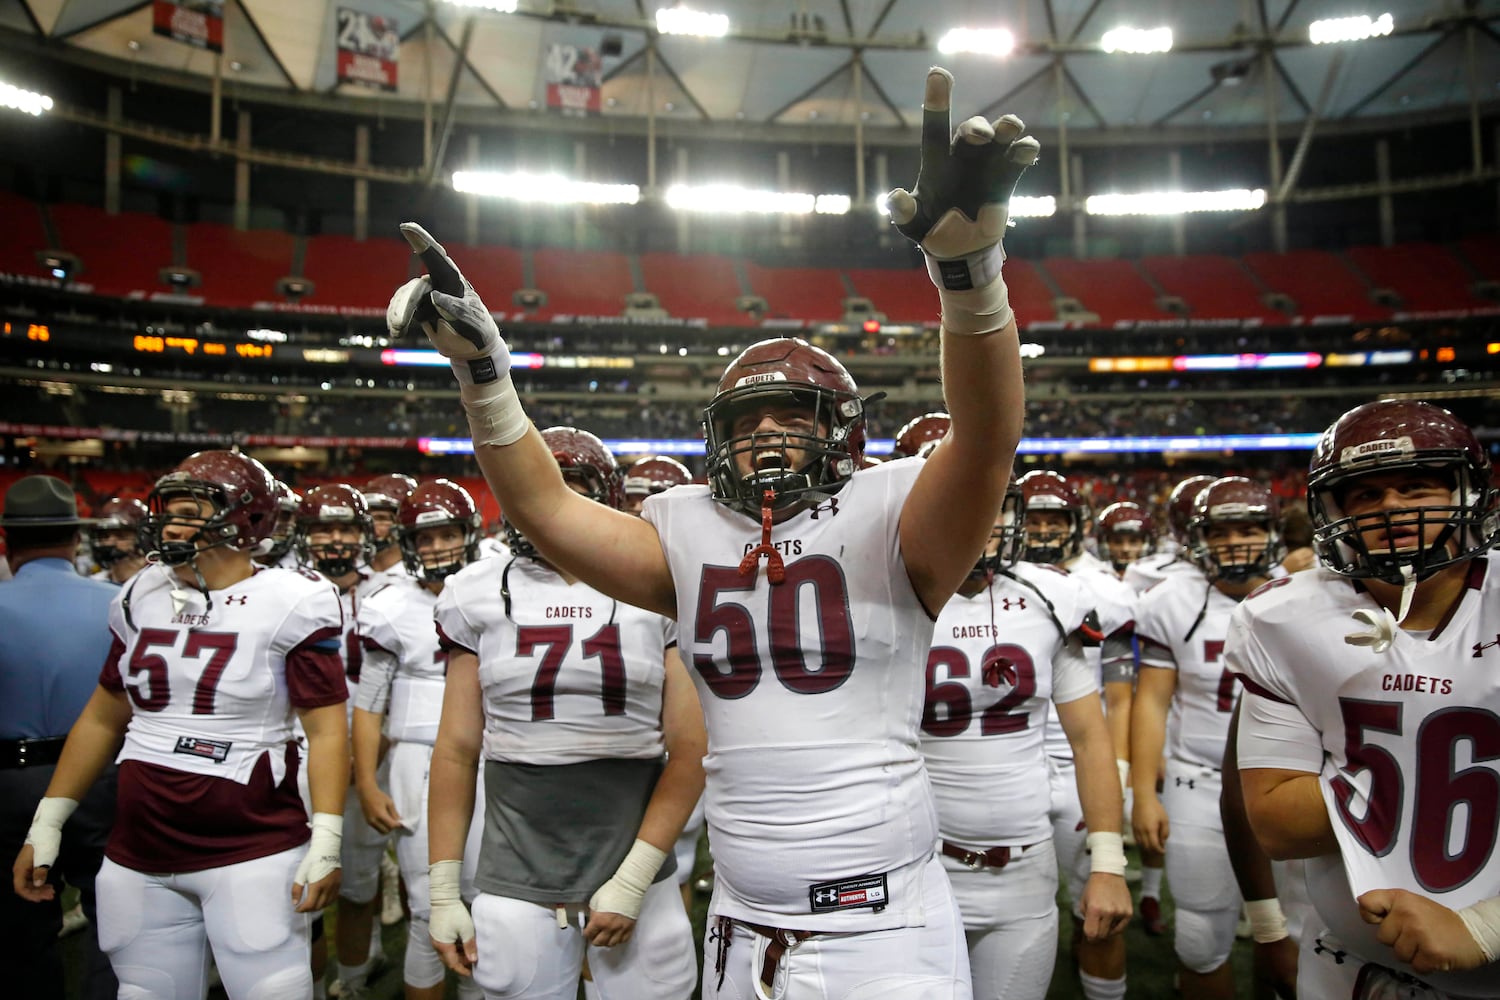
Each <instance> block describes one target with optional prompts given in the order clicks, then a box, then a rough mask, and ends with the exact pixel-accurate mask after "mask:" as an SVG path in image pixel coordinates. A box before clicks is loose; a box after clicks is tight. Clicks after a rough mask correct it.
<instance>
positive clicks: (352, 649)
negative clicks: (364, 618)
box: [310, 571, 391, 720]
mask: <svg viewBox="0 0 1500 1000" xmlns="http://www.w3.org/2000/svg"><path fill="white" fill-rule="evenodd" d="M310 572H311V571H310ZM314 575H316V576H319V577H320V578H322V579H327V577H323V576H322V574H319V573H316V572H314ZM390 582H391V579H390V577H388V576H386V575H385V574H384V573H371V572H369V571H361V572H360V574H359V579H358V580H356V581H355V582H354V586H352V587H350V588H349V589H348V590H341V591H338V595H339V606H340V607H342V608H343V609H344V632H343V635H341V636H340V637H339V642H340V647H339V648H340V649H341V650H342V653H343V657H344V681H345V683H346V684H348V686H349V718H350V719H351V720H352V719H353V718H354V692H355V691H356V690H358V689H359V667H360V664H361V663H362V662H364V655H365V652H364V648H363V647H362V646H361V645H360V641H359V631H358V629H357V625H358V623H359V606H360V604H361V603H363V602H364V600H365V598H367V597H369V596H370V595H371V594H373V593H375V592H376V591H377V590H380V589H382V588H383V587H386V586H389V584H390Z"/></svg>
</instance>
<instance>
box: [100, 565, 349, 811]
mask: <svg viewBox="0 0 1500 1000" xmlns="http://www.w3.org/2000/svg"><path fill="white" fill-rule="evenodd" d="M209 597H210V598H211V600H212V603H211V605H210V604H209V603H208V602H206V601H205V600H204V597H203V594H202V593H201V592H200V591H198V590H195V589H193V588H192V587H189V586H187V585H185V584H183V583H182V582H181V581H180V580H178V579H177V577H176V575H175V574H174V573H173V572H172V571H171V570H170V569H168V568H167V567H165V566H152V567H148V568H147V569H146V570H143V571H142V572H141V573H139V574H137V575H136V577H135V578H133V579H132V581H131V586H128V587H125V588H123V589H122V590H121V592H120V594H119V595H118V596H116V597H115V599H114V602H113V603H112V604H111V605H110V623H109V624H110V630H111V631H112V632H114V634H115V637H116V638H117V639H118V640H119V641H120V642H121V643H122V644H123V646H124V649H125V651H124V653H123V654H121V656H120V660H119V673H120V679H121V680H122V681H123V682H124V686H125V691H126V694H127V695H128V697H129V698H130V702H131V706H132V709H133V711H132V714H131V716H130V724H129V726H128V728H127V729H126V731H125V744H124V746H123V748H122V749H121V750H120V754H119V757H118V758H117V759H118V760H120V761H125V760H139V761H145V762H146V763H150V764H155V765H159V766H161V767H169V768H173V769H175V770H179V771H191V772H195V773H198V774H206V775H210V776H212V777H216V778H228V779H230V780H233V781H236V782H239V783H240V784H244V783H245V782H247V781H248V780H249V778H250V772H251V771H252V770H254V768H255V764H256V762H257V761H258V760H259V758H260V756H261V754H262V753H264V752H265V751H267V750H271V751H275V752H273V753H272V754H271V755H270V760H271V765H272V769H273V775H274V776H275V778H276V780H278V781H279V780H280V778H281V776H282V775H281V770H282V767H283V764H284V759H285V755H284V753H283V752H282V751H284V750H285V748H286V745H287V743H288V742H289V741H290V740H291V739H292V734H293V731H292V722H293V714H292V701H291V697H290V694H289V690H288V679H287V674H286V655H287V653H289V652H290V651H291V650H293V649H295V648H296V647H298V646H300V645H302V644H303V643H306V642H308V641H309V640H312V639H319V638H321V639H322V640H323V641H332V640H334V639H336V637H337V635H338V634H339V631H340V629H341V628H342V625H343V620H342V619H343V615H342V612H341V611H340V609H339V602H338V595H337V594H336V593H335V592H334V588H333V586H332V585H331V584H330V583H329V582H328V581H327V580H324V579H323V578H322V577H316V578H314V577H311V576H308V575H305V574H302V573H296V572H291V571H289V570H279V569H261V570H258V571H257V572H256V573H255V574H254V575H253V576H251V577H249V578H248V579H245V580H242V581H241V582H239V583H236V584H234V585H232V586H230V587H228V588H226V589H224V590H215V591H211V592H210V594H209ZM127 600H128V601H129V608H128V612H127V609H126V607H125V603H126V601H127ZM293 683H294V684H295V681H294V682H293Z"/></svg>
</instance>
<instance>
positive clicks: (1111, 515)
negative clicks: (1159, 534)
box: [1095, 500, 1156, 580]
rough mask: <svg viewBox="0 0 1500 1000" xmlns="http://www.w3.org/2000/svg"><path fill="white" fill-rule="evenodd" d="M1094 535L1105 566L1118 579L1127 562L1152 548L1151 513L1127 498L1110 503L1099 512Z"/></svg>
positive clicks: (1123, 574) (1153, 537)
mask: <svg viewBox="0 0 1500 1000" xmlns="http://www.w3.org/2000/svg"><path fill="white" fill-rule="evenodd" d="M1095 534H1096V536H1097V539H1098V542H1099V550H1100V551H1101V552H1103V553H1104V558H1105V560H1106V561H1107V562H1108V563H1109V568H1110V569H1112V570H1114V573H1115V576H1116V577H1118V578H1120V579H1121V580H1123V579H1125V571H1126V570H1127V569H1129V568H1130V564H1131V563H1133V562H1135V561H1136V560H1137V559H1141V558H1144V557H1145V556H1149V555H1152V554H1153V553H1155V551H1156V525H1155V524H1154V523H1153V522H1152V520H1151V515H1150V514H1149V513H1148V512H1147V511H1146V508H1144V507H1142V506H1141V505H1140V504H1138V503H1134V502H1132V501H1130V500H1122V501H1120V502H1119V503H1112V504H1110V505H1109V506H1108V507H1106V508H1104V509H1103V510H1102V511H1100V512H1099V521H1098V524H1097V527H1096V528H1095Z"/></svg>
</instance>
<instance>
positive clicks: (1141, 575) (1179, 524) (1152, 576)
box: [1124, 476, 1214, 594]
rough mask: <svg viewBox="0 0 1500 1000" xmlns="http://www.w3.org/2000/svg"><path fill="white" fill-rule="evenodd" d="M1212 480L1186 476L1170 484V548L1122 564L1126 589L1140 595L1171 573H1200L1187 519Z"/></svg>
mask: <svg viewBox="0 0 1500 1000" xmlns="http://www.w3.org/2000/svg"><path fill="white" fill-rule="evenodd" d="M1213 481H1214V477H1213V476H1189V477H1188V478H1186V479H1184V480H1182V481H1181V482H1179V483H1178V484H1177V485H1176V486H1174V487H1172V492H1171V493H1170V494H1169V495H1168V497H1167V529H1168V533H1169V534H1170V535H1171V549H1170V550H1163V551H1160V552H1157V553H1156V554H1155V555H1151V556H1147V557H1146V558H1144V559H1137V560H1136V561H1135V562H1133V563H1131V564H1130V565H1129V566H1128V567H1126V569H1125V577H1124V579H1125V582H1126V583H1127V584H1129V585H1130V589H1132V590H1134V591H1135V592H1136V593H1137V594H1143V593H1145V592H1146V591H1148V590H1150V589H1151V588H1152V587H1154V586H1156V585H1157V584H1158V583H1161V582H1162V581H1163V580H1165V579H1166V578H1167V577H1169V576H1171V575H1173V574H1175V573H1186V574H1187V575H1189V576H1194V575H1200V574H1199V570H1198V563H1197V561H1196V560H1195V559H1194V558H1193V554H1192V552H1191V551H1190V549H1191V543H1190V542H1189V540H1188V530H1187V529H1188V521H1189V520H1191V519H1192V516H1193V504H1194V503H1196V502H1197V500H1198V494H1199V493H1202V492H1203V491H1204V490H1205V489H1207V488H1208V484H1209V483H1211V482H1213Z"/></svg>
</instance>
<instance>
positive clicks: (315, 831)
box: [292, 813, 344, 885]
mask: <svg viewBox="0 0 1500 1000" xmlns="http://www.w3.org/2000/svg"><path fill="white" fill-rule="evenodd" d="M343 838H344V817H343V816H340V815H337V814H335V813H313V817H312V839H311V840H309V841H308V843H307V853H306V854H304V855H303V856H302V862H301V863H300V864H299V865H297V872H296V874H295V875H293V876H292V883H293V884H294V885H313V884H314V883H317V882H321V881H323V880H324V879H325V878H327V877H328V876H329V875H332V874H333V873H334V872H335V871H337V870H338V869H339V867H340V865H341V864H342V862H341V861H340V848H341V846H342V844H343Z"/></svg>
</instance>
